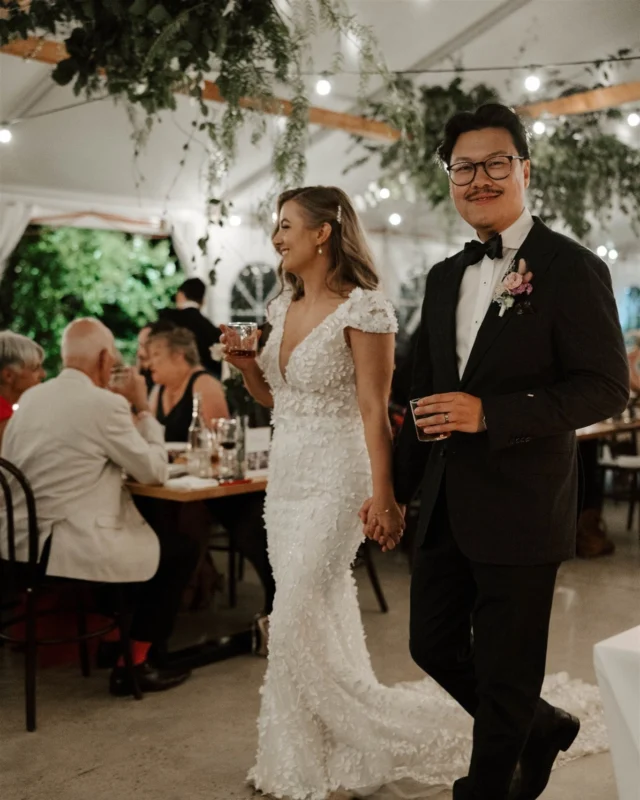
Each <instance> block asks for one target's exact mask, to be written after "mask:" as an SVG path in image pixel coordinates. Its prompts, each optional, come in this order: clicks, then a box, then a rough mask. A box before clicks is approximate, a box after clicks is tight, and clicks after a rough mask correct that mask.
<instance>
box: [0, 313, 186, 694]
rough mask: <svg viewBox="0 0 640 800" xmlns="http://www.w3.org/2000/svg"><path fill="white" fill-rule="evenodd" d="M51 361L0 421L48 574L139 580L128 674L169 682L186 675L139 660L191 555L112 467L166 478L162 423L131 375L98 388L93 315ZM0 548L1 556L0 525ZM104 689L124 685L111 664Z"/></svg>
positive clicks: (104, 332) (108, 340) (102, 369)
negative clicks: (143, 511)
mask: <svg viewBox="0 0 640 800" xmlns="http://www.w3.org/2000/svg"><path fill="white" fill-rule="evenodd" d="M62 359H63V363H64V369H63V371H62V372H61V373H60V375H59V376H58V377H57V378H54V379H53V380H50V381H48V382H47V383H44V384H40V385H39V386H36V387H34V388H33V389H31V390H28V391H27V392H25V393H24V394H23V396H22V398H21V400H20V407H19V409H18V410H17V411H16V413H15V414H14V416H13V418H12V419H11V420H10V422H9V424H8V425H7V428H6V431H5V434H4V439H3V442H2V457H3V458H6V459H8V460H9V461H11V462H13V463H14V464H15V465H16V466H17V467H19V469H21V470H22V471H23V472H24V474H25V475H26V477H27V478H28V480H29V482H30V483H31V486H32V488H33V491H34V494H35V498H36V508H37V514H38V524H39V529H40V562H41V565H42V567H43V568H46V573H47V575H52V576H61V577H65V578H75V579H82V580H88V581H95V582H100V583H107V584H114V583H117V584H141V585H139V586H136V592H135V594H134V596H135V602H134V620H133V626H132V637H133V638H134V658H135V663H136V670H137V671H138V680H139V682H140V685H141V688H142V689H143V691H159V690H162V689H168V688H171V687H172V686H175V685H177V684H178V683H181V682H182V681H183V680H184V679H185V678H186V677H187V675H186V673H182V674H177V673H175V672H174V673H171V674H167V673H163V672H162V671H160V670H158V669H156V668H154V667H152V666H151V665H150V664H149V663H148V662H147V655H148V651H149V649H150V645H151V644H152V643H155V644H160V643H161V642H164V641H165V640H166V639H167V638H168V637H169V635H170V633H171V629H172V627H173V623H174V619H175V616H176V614H177V611H178V608H179V603H180V597H181V594H182V590H183V589H184V586H185V585H186V583H187V581H188V579H189V576H190V573H191V571H192V569H193V567H194V565H195V560H196V557H197V556H196V554H195V553H194V552H193V545H192V544H191V543H190V542H189V541H187V540H184V539H183V538H181V537H179V536H178V535H177V534H176V533H175V532H173V531H169V530H161V529H158V531H157V532H156V531H154V530H153V529H152V528H151V527H150V526H149V525H148V523H147V522H146V521H145V520H144V519H143V517H142V516H141V515H140V513H139V512H138V510H137V508H136V506H135V505H134V502H133V500H132V498H131V496H130V494H129V492H128V491H127V490H126V489H125V488H124V487H123V485H122V474H123V472H125V473H127V474H129V475H131V476H133V477H134V478H135V479H136V480H138V481H140V482H141V483H163V482H164V481H165V480H166V479H167V469H168V468H167V455H166V450H165V447H164V435H163V428H162V426H161V425H160V424H159V423H158V422H157V421H156V420H155V419H154V418H153V417H152V415H151V413H150V412H149V410H148V405H147V394H146V386H145V382H144V378H142V377H141V376H140V375H136V374H132V375H130V376H129V378H128V380H127V381H126V383H125V385H123V386H122V387H121V388H119V389H118V393H116V392H113V391H109V390H108V389H107V386H108V385H109V380H110V376H111V370H112V368H113V366H114V364H115V359H116V349H115V343H114V339H113V335H112V333H111V332H110V331H109V330H108V329H107V328H106V327H105V326H104V325H102V323H100V322H99V321H98V320H96V319H79V320H76V321H75V322H72V323H71V324H70V325H69V326H68V327H67V329H66V330H65V332H64V334H63V338H62ZM132 407H133V408H135V415H134V414H133V413H132ZM14 502H15V519H16V557H17V559H18V560H19V561H27V558H28V555H27V515H26V506H25V503H24V500H23V498H22V497H21V493H20V492H19V491H14ZM3 524H4V520H2V519H0V526H3ZM159 537H160V538H159ZM0 555H3V556H4V557H6V555H7V553H6V531H5V530H4V529H3V527H0ZM143 582H144V583H143ZM110 688H111V692H112V693H113V694H116V695H125V694H129V693H130V692H131V691H132V687H131V686H130V685H129V684H128V681H127V678H126V674H125V672H124V668H123V667H122V662H120V664H119V665H116V667H115V669H114V670H113V672H112V675H111V684H110Z"/></svg>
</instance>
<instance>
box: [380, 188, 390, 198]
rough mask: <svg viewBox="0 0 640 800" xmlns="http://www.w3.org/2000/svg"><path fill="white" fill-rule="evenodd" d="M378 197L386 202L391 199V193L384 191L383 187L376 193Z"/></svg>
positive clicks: (387, 190)
mask: <svg viewBox="0 0 640 800" xmlns="http://www.w3.org/2000/svg"><path fill="white" fill-rule="evenodd" d="M378 195H379V197H380V199H381V200H388V199H389V198H390V197H391V192H390V191H389V189H386V188H385V187H383V188H382V189H380V191H379V192H378Z"/></svg>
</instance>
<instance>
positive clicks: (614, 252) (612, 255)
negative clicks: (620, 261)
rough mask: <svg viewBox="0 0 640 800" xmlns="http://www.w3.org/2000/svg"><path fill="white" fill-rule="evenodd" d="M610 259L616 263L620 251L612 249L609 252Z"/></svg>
mask: <svg viewBox="0 0 640 800" xmlns="http://www.w3.org/2000/svg"><path fill="white" fill-rule="evenodd" d="M609 258H610V259H611V260H612V261H615V260H616V258H618V251H617V250H614V249H611V250H609Z"/></svg>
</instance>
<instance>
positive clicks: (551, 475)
mask: <svg viewBox="0 0 640 800" xmlns="http://www.w3.org/2000/svg"><path fill="white" fill-rule="evenodd" d="M439 157H440V159H441V160H442V163H443V165H444V168H445V169H446V170H447V172H448V174H449V180H450V192H451V197H452V199H453V202H454V204H455V206H456V209H457V211H458V213H459V214H460V216H461V217H462V218H463V219H464V220H465V221H466V222H467V223H469V225H471V227H472V228H474V229H475V231H476V233H477V236H478V238H477V240H474V241H472V242H469V243H468V244H467V245H466V246H465V248H464V250H463V251H462V252H460V253H458V254H456V255H455V256H453V257H451V258H448V259H446V260H445V261H443V262H441V263H439V264H436V266H434V267H433V269H432V270H431V271H430V273H429V276H428V279H427V288H426V296H425V300H424V305H423V309H422V319H421V323H420V330H419V334H418V337H417V343H416V347H415V351H414V365H413V383H412V389H411V397H412V398H422V400H421V405H420V409H419V413H420V415H421V416H420V421H419V423H418V424H419V425H420V426H421V427H422V429H423V430H424V432H425V433H427V434H440V433H446V434H448V435H449V438H447V439H446V440H444V441H437V442H434V443H432V444H425V443H424V442H420V441H419V440H418V438H417V436H416V431H415V427H414V422H413V419H412V417H411V415H410V414H409V415H407V418H406V420H405V423H404V427H403V429H402V432H401V434H400V438H399V442H398V446H397V450H396V454H395V465H394V469H395V491H396V498H397V501H398V502H399V503H400V504H402V505H406V504H407V503H409V502H410V501H411V499H412V498H413V496H414V495H415V494H416V493H417V491H418V490H419V489H420V490H421V515H420V522H419V527H418V537H417V539H418V552H417V556H416V561H415V566H414V571H413V577H412V584H411V642H410V646H411V654H412V657H413V659H414V660H415V661H416V663H417V664H418V665H419V666H420V667H422V669H424V670H425V672H427V673H428V674H429V675H431V676H432V677H433V678H434V679H435V680H436V681H437V682H438V683H440V684H441V685H442V686H443V687H444V688H445V689H446V690H447V691H448V692H449V693H450V694H451V695H452V696H453V697H454V698H455V699H456V700H457V702H458V703H460V705H461V706H462V707H463V708H464V709H466V711H468V712H469V714H471V715H472V716H473V717H474V720H475V724H474V733H473V752H472V756H471V763H470V766H469V773H468V775H467V776H466V777H464V778H461V779H460V780H458V781H457V782H456V784H455V786H454V792H453V797H454V798H455V800H506V798H509V800H533V798H536V797H539V796H540V794H541V793H542V792H543V790H544V788H545V786H546V785H547V783H548V780H549V775H550V772H551V767H552V765H553V762H554V760H555V758H556V756H557V755H558V753H559V751H560V750H566V749H567V748H568V747H569V746H570V745H571V743H572V742H573V740H574V739H575V737H576V735H577V733H578V730H579V726H580V723H579V721H578V720H577V719H575V718H574V717H572V716H571V715H570V714H567V713H566V712H564V711H562V710H561V709H558V708H554V707H553V706H550V705H549V704H548V703H546V702H544V701H543V700H541V699H540V689H541V686H542V681H543V677H544V672H545V659H546V652H547V639H548V630H549V618H550V614H551V605H552V600H553V593H554V584H555V580H556V574H557V571H558V567H559V565H560V563H561V562H562V561H564V560H566V559H569V558H573V556H574V553H575V535H576V509H577V492H578V462H577V455H576V437H575V433H574V431H575V430H576V429H577V428H581V427H583V426H586V425H589V424H591V423H594V422H598V421H600V420H603V419H606V418H607V417H611V416H613V415H615V414H618V413H620V412H621V411H622V410H623V409H624V408H625V405H626V402H627V399H628V395H629V388H628V380H629V376H628V366H627V360H626V355H625V349H624V344H623V339H622V334H621V331H620V325H619V322H618V314H617V311H616V305H615V302H614V297H613V293H612V289H611V279H610V275H609V271H608V269H607V266H606V265H605V264H604V263H603V262H602V261H601V260H600V259H599V258H597V257H596V256H595V255H594V254H593V253H592V252H590V251H589V250H587V249H586V248H584V247H582V246H581V245H579V244H577V243H576V242H574V241H573V240H571V239H568V238H566V237H565V236H561V235H560V234H557V233H554V232H553V231H551V230H550V229H549V228H547V227H546V225H544V224H543V223H542V222H541V221H540V220H539V219H538V218H535V217H532V216H531V214H530V213H529V211H528V210H527V208H526V206H525V190H526V189H527V187H528V185H529V175H530V171H531V162H530V159H529V147H528V143H527V134H526V131H525V129H524V126H523V124H522V122H521V121H520V119H519V118H518V117H517V115H516V114H514V113H513V111H511V110H510V109H508V108H506V107H505V106H502V105H498V104H490V105H485V106H482V107H481V108H479V109H478V110H477V111H476V112H474V113H468V112H464V113H459V114H456V115H455V116H454V117H452V118H451V119H450V120H449V122H448V123H447V126H446V128H445V132H444V139H443V141H442V143H441V145H440V148H439ZM576 169H589V165H588V164H579V163H577V162H576ZM509 271H511V272H510V274H508V276H507V273H509ZM364 511H365V509H363V512H364ZM367 532H368V533H369V534H371V530H370V528H367ZM517 766H518V768H517V770H516V767H517Z"/></svg>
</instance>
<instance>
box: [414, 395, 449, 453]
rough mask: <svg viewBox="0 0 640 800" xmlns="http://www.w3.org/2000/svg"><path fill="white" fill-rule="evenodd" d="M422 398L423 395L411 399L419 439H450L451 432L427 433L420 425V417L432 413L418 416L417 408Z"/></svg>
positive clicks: (426, 440)
mask: <svg viewBox="0 0 640 800" xmlns="http://www.w3.org/2000/svg"><path fill="white" fill-rule="evenodd" d="M420 400H422V398H421V397H418V398H416V399H415V400H410V401H409V405H410V406H411V413H412V414H413V423H414V425H415V426H416V434H417V435H418V440H419V441H421V442H439V441H441V440H442V439H448V438H449V436H450V434H448V433H425V430H424V428H421V427H419V425H418V420H419V419H427V418H428V417H430V416H433V415H432V414H420V415H419V416H417V417H416V409H417V408H418V403H419V402H420Z"/></svg>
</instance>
